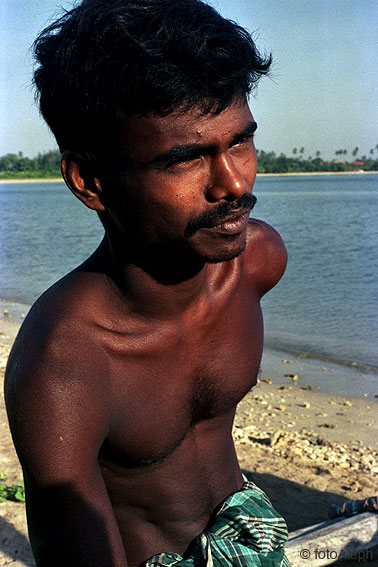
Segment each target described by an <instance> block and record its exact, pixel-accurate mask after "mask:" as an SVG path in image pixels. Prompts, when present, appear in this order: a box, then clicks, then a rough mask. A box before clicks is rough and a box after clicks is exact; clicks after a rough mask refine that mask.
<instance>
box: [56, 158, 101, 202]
mask: <svg viewBox="0 0 378 567" xmlns="http://www.w3.org/2000/svg"><path fill="white" fill-rule="evenodd" d="M61 171H62V175H63V179H64V181H65V182H66V185H67V186H68V188H69V189H70V191H71V192H72V193H73V194H74V195H75V197H77V198H78V199H79V200H80V201H81V202H82V203H84V205H85V206H86V207H88V209H92V210H94V211H97V212H103V211H105V205H104V203H103V193H102V187H101V182H100V179H99V178H98V176H96V173H95V166H94V164H91V163H90V162H89V161H88V160H86V159H85V158H83V157H81V156H80V155H79V154H76V153H75V152H69V151H66V152H64V154H63V155H62V161H61Z"/></svg>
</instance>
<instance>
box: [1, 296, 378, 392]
mask: <svg viewBox="0 0 378 567" xmlns="http://www.w3.org/2000/svg"><path fill="white" fill-rule="evenodd" d="M30 307H31V306H30V305H27V304H23V303H19V302H15V301H12V300H7V299H0V342H1V343H2V345H3V349H1V350H2V351H3V350H4V348H5V347H8V346H9V347H10V346H11V344H13V341H14V339H15V337H16V334H17V333H18V329H19V327H20V326H21V324H22V322H23V320H24V318H25V316H26V314H27V312H28V310H29V309H30ZM267 342H268V344H267ZM267 342H265V344H264V349H263V356H262V360H261V367H260V373H259V377H260V379H262V380H268V381H270V383H274V384H288V385H293V384H295V385H298V386H299V387H305V388H307V389H308V390H309V391H315V392H322V393H324V394H326V395H331V396H335V395H336V396H337V395H340V392H343V393H344V394H345V395H347V396H348V397H350V398H359V399H364V400H366V399H369V400H372V401H373V402H378V369H377V368H376V367H371V366H370V365H368V364H366V365H364V366H363V365H361V364H358V363H353V362H349V361H340V360H332V359H329V358H328V359H327V357H325V356H321V355H319V356H317V355H316V354H314V353H307V352H306V353H305V352H304V351H301V349H300V345H298V348H297V349H296V351H293V350H292V349H290V348H286V347H285V345H282V346H279V347H275V346H272V345H270V344H269V341H267ZM1 354H2V353H1V351H0V355H1ZM294 377H295V378H294Z"/></svg>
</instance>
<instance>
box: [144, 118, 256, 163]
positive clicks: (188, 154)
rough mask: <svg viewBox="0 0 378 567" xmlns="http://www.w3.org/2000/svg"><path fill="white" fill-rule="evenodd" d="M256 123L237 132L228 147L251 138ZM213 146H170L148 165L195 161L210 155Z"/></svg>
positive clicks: (251, 123)
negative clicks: (207, 154)
mask: <svg viewBox="0 0 378 567" xmlns="http://www.w3.org/2000/svg"><path fill="white" fill-rule="evenodd" d="M256 129H257V123H256V122H250V123H249V124H247V126H246V127H245V128H244V129H243V130H242V131H241V132H238V133H237V134H236V135H235V136H234V137H233V138H232V140H231V143H230V147H231V146H233V145H235V144H237V143H238V142H240V141H241V140H243V139H244V138H246V137H249V136H252V135H253V134H254V132H256ZM214 149H215V146H214V145H212V144H186V145H182V146H172V148H170V149H169V150H167V151H166V152H163V153H161V154H159V155H158V156H156V157H154V158H153V159H152V160H151V161H150V162H148V165H162V164H165V163H170V162H180V161H190V160H192V159H196V158H198V157H200V156H201V155H203V154H206V153H212V152H213V151H214Z"/></svg>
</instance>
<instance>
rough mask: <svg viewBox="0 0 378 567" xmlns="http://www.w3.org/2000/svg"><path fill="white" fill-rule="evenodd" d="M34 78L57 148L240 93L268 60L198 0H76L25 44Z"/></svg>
mask: <svg viewBox="0 0 378 567" xmlns="http://www.w3.org/2000/svg"><path fill="white" fill-rule="evenodd" d="M34 52H35V58H36V60H37V62H38V64H39V65H38V66H37V68H36V70H35V73H34V83H35V85H36V87H37V91H38V94H39V103H40V109H41V113H42V115H43V117H44V118H45V120H46V122H47V123H48V125H49V126H50V128H51V130H52V132H53V133H54V135H55V137H56V140H57V142H58V145H59V147H60V149H61V151H64V150H72V151H80V152H94V153H96V152H97V151H98V150H99V149H101V151H104V148H106V147H108V146H109V143H111V140H112V137H114V135H116V134H117V133H119V132H120V131H121V130H122V128H123V127H124V125H125V121H126V119H127V117H128V116H130V115H132V114H150V113H152V114H158V115H162V116H164V115H166V114H169V113H170V112H172V111H173V110H182V111H183V112H185V111H187V110H189V109H192V108H194V107H198V108H199V109H200V111H201V112H202V113H219V112H221V111H222V110H224V109H225V108H226V107H227V106H229V105H230V104H231V102H232V101H233V100H235V99H237V98H242V97H246V96H247V95H248V93H250V91H251V90H252V88H253V86H254V84H255V83H256V82H257V81H258V80H259V78H260V77H261V76H262V75H265V74H267V72H268V70H269V67H270V64H271V57H270V56H268V57H266V58H264V57H262V56H261V55H260V54H259V52H258V51H257V49H256V46H255V44H254V42H253V40H252V38H251V36H250V34H249V33H248V32H247V31H246V30H245V29H243V28H242V27H240V26H239V25H237V24H236V23H234V22H232V21H230V20H227V19H225V18H223V17H222V16H220V15H219V14H218V13H217V12H216V11H215V10H214V9H213V8H212V7H211V6H209V5H208V4H205V3H204V2H201V1H200V0H83V2H82V3H81V4H80V5H78V6H77V7H76V8H74V9H73V10H71V11H69V12H66V13H65V14H64V15H63V16H62V17H61V18H60V19H59V20H57V21H56V22H54V23H53V24H52V25H50V26H49V27H47V28H46V29H45V30H43V31H42V32H41V34H40V35H39V36H38V38H37V39H36V41H35V43H34Z"/></svg>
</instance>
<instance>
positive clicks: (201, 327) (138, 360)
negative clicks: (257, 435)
mask: <svg viewBox="0 0 378 567" xmlns="http://www.w3.org/2000/svg"><path fill="white" fill-rule="evenodd" d="M262 340H263V331H262V316H261V309H260V305H259V302H258V301H257V300H256V302H254V301H253V300H250V301H248V302H247V303H245V301H244V300H243V298H242V297H236V298H234V299H233V300H231V301H230V302H229V306H228V308H226V309H224V310H223V311H221V312H219V313H216V312H209V313H208V315H207V318H204V317H199V318H197V319H196V318H194V320H193V321H192V322H190V321H186V322H185V324H184V325H178V326H177V327H176V328H175V327H172V328H170V329H168V330H167V329H165V330H163V331H162V332H161V333H160V334H159V333H156V334H154V335H153V336H145V337H140V341H139V343H140V344H139V346H138V347H137V346H136V345H135V344H132V345H131V348H129V349H125V350H124V349H120V350H119V351H117V350H116V349H113V353H110V354H111V355H112V356H111V364H110V367H111V374H112V376H111V379H112V382H113V391H114V399H113V402H112V403H113V407H114V415H115V416H116V417H115V419H114V426H113V428H112V431H113V432H112V445H113V446H117V447H118V448H121V447H123V448H122V450H121V451H122V453H128V454H129V455H130V466H137V463H138V462H139V463H140V462H144V463H146V464H147V463H149V462H154V460H159V459H160V458H163V457H164V456H165V455H167V454H169V452H170V451H172V450H173V449H174V448H175V447H177V446H178V445H179V444H180V443H181V442H182V440H183V439H184V438H185V436H186V434H187V432H188V431H189V430H190V428H191V427H193V426H195V425H196V424H198V423H200V422H202V421H204V420H211V419H214V418H216V417H218V416H222V415H223V414H226V413H227V412H229V411H230V410H231V409H233V408H235V406H236V405H237V403H238V402H239V401H240V400H241V399H242V398H243V397H244V396H245V395H246V393H247V392H248V391H249V390H250V389H251V387H252V386H253V385H254V384H255V383H256V377H257V373H258V369H259V364H260V360H261V353H262ZM126 440H127V441H126ZM125 443H126V444H127V447H126V445H125ZM133 463H134V465H133Z"/></svg>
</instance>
